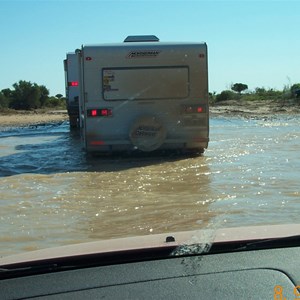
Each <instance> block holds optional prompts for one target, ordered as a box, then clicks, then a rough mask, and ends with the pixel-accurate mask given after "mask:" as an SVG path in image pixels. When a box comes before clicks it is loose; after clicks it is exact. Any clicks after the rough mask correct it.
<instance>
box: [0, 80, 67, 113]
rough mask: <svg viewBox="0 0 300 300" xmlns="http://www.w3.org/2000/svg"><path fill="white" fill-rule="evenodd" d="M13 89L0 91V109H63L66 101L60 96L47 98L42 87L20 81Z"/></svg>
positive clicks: (46, 90)
mask: <svg viewBox="0 0 300 300" xmlns="http://www.w3.org/2000/svg"><path fill="white" fill-rule="evenodd" d="M12 86H13V89H9V88H6V89H3V90H1V91H0V109H7V108H10V109H16V110H31V109H37V108H47V107H52V108H54V107H55V108H57V107H58V108H65V107H66V99H65V98H64V97H63V95H61V94H57V95H56V96H54V97H53V96H49V90H48V89H47V88H46V87H45V86H44V85H38V84H36V83H31V82H30V81H25V80H20V81H19V82H16V83H14V84H13V85H12Z"/></svg>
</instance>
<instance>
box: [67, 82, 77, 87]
mask: <svg viewBox="0 0 300 300" xmlns="http://www.w3.org/2000/svg"><path fill="white" fill-rule="evenodd" d="M68 86H78V81H69V82H68Z"/></svg>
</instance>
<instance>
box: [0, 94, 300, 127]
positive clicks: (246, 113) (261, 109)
mask: <svg viewBox="0 0 300 300" xmlns="http://www.w3.org/2000/svg"><path fill="white" fill-rule="evenodd" d="M280 114H290V115H295V114H300V105H299V104H295V103H291V102H278V101H277V102H276V101H271V100H270V101H267V100H263V101H236V100H229V101H223V102H219V103H218V104H217V105H211V106H210V115H211V116H214V115H215V116H216V115H225V116H241V117H258V118H259V117H265V116H273V115H280ZM67 120H68V114H67V111H66V110H59V111H58V110H56V111H55V110H53V111H46V112H45V111H10V112H5V113H4V112H2V113H1V112H0V126H2V127H3V126H6V127H7V126H28V125H36V124H45V123H51V122H63V121H67Z"/></svg>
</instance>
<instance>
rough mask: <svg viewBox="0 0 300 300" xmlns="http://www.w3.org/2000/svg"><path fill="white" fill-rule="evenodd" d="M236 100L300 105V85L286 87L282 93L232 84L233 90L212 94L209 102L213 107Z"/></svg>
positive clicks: (241, 84)
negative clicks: (250, 89) (249, 88)
mask: <svg viewBox="0 0 300 300" xmlns="http://www.w3.org/2000/svg"><path fill="white" fill-rule="evenodd" d="M228 100H236V101H240V102H244V101H267V100H268V101H270V100H271V101H274V102H280V103H281V104H282V105H284V104H285V103H287V102H288V103H293V104H295V105H300V83H296V84H293V85H292V86H285V87H284V89H283V90H282V91H278V90H274V89H266V88H264V87H260V88H259V87H257V88H255V90H254V91H248V86H247V85H246V84H243V83H235V84H232V86H231V90H224V91H222V92H221V93H220V94H216V93H210V94H209V102H210V104H211V105H214V104H216V105H217V104H221V102H223V101H228Z"/></svg>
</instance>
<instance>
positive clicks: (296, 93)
mask: <svg viewBox="0 0 300 300" xmlns="http://www.w3.org/2000/svg"><path fill="white" fill-rule="evenodd" d="M228 100H235V101H238V102H241V103H242V102H245V101H246V102H247V101H267V100H268V101H270V100H271V101H274V102H278V103H281V104H282V105H285V104H286V103H289V105H290V104H293V105H300V83H296V84H293V85H291V86H285V87H284V89H283V90H282V91H278V90H274V89H266V88H264V87H257V88H255V90H254V91H248V86H247V84H244V83H235V84H232V85H231V90H224V91H222V92H221V93H220V94H217V93H215V92H214V93H209V103H210V105H218V104H222V102H225V101H228ZM49 109H55V110H57V109H66V98H65V97H63V95H61V94H57V95H55V96H49V90H48V89H47V88H46V87H45V86H44V85H38V84H36V83H31V82H30V81H24V80H20V81H19V82H17V83H14V84H13V89H9V88H6V89H3V90H1V91H0V111H1V112H7V113H9V112H10V111H16V110H17V111H24V110H25V111H29V110H35V111H36V110H39V111H43V110H49Z"/></svg>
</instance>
